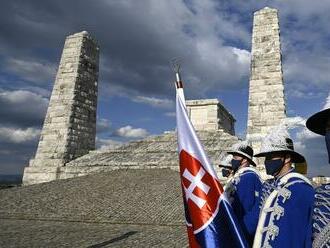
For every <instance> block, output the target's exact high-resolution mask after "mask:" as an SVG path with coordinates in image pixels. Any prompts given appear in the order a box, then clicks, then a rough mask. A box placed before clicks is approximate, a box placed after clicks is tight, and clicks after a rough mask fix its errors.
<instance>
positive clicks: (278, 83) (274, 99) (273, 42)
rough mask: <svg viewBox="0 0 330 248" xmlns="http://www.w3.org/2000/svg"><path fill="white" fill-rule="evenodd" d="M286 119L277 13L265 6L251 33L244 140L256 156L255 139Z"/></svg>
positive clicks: (258, 142)
mask: <svg viewBox="0 0 330 248" xmlns="http://www.w3.org/2000/svg"><path fill="white" fill-rule="evenodd" d="M285 117H286V110H285V98H284V85H283V74H282V61H281V45H280V30H279V21H278V11H277V10H276V9H272V8H268V7H266V8H263V9H261V10H259V11H257V12H255V13H254V19H253V32H252V51H251V75H250V87H249V109H248V123H247V138H248V139H251V140H252V141H253V142H252V146H253V148H254V150H255V153H257V152H259V150H260V145H261V142H260V141H258V139H260V137H264V136H265V135H266V134H267V133H268V131H269V130H270V129H271V128H272V127H274V126H276V125H278V124H279V123H280V122H281V120H282V119H284V118H285ZM257 162H259V163H258V164H261V163H262V161H257ZM260 169H262V168H260Z"/></svg>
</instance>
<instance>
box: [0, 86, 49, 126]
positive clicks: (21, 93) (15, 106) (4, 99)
mask: <svg viewBox="0 0 330 248" xmlns="http://www.w3.org/2000/svg"><path fill="white" fill-rule="evenodd" d="M47 107H48V99H47V98H45V97H43V96H41V95H38V94H36V93H33V92H31V91H26V90H15V91H5V90H0V116H1V121H0V124H1V125H6V126H9V127H12V126H15V127H31V126H37V127H40V126H41V125H42V123H43V120H44V118H45V115H46V110H47Z"/></svg>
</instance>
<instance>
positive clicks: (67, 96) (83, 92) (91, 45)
mask: <svg viewBox="0 0 330 248" xmlns="http://www.w3.org/2000/svg"><path fill="white" fill-rule="evenodd" d="M98 71H99V47H98V45H97V44H96V42H95V40H93V39H92V38H91V37H90V35H89V34H88V33H87V32H86V31H83V32H80V33H76V34H73V35H70V36H68V37H67V38H66V40H65V44H64V49H63V53H62V57H61V61H60V65H59V67H58V71H57V75H56V79H55V83H54V88H53V91H52V95H51V97H50V101H49V106H48V110H47V114H46V118H45V121H44V125H43V129H42V132H41V136H40V140H39V144H38V148H37V152H36V155H35V158H34V159H31V160H30V163H29V167H26V168H25V170H24V176H23V183H24V184H31V183H39V182H44V181H50V180H54V179H56V178H57V172H58V168H59V167H63V166H65V164H66V163H67V162H70V161H71V160H73V159H75V158H78V157H80V156H82V155H85V154H87V153H88V152H89V151H90V150H93V149H95V134H96V107H97V84H98V82H97V80H98Z"/></svg>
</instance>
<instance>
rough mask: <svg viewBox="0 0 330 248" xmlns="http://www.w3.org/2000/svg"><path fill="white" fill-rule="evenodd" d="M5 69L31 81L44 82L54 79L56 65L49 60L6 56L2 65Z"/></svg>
mask: <svg viewBox="0 0 330 248" xmlns="http://www.w3.org/2000/svg"><path fill="white" fill-rule="evenodd" d="M4 67H5V69H6V70H7V71H10V72H12V73H15V74H16V75H19V76H20V77H21V78H22V79H24V80H27V81H30V82H32V83H36V84H38V83H45V82H48V81H50V80H54V79H55V72H56V67H55V66H54V65H53V64H49V62H44V63H42V62H39V61H30V60H24V59H15V58H8V60H7V61H6V63H5V65H4Z"/></svg>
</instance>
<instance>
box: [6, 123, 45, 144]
mask: <svg viewBox="0 0 330 248" xmlns="http://www.w3.org/2000/svg"><path fill="white" fill-rule="evenodd" d="M39 135H40V129H36V128H27V129H15V128H9V127H0V140H2V141H5V142H11V143H16V144H20V143H25V142H29V141H35V140H37V138H38V137H39Z"/></svg>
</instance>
